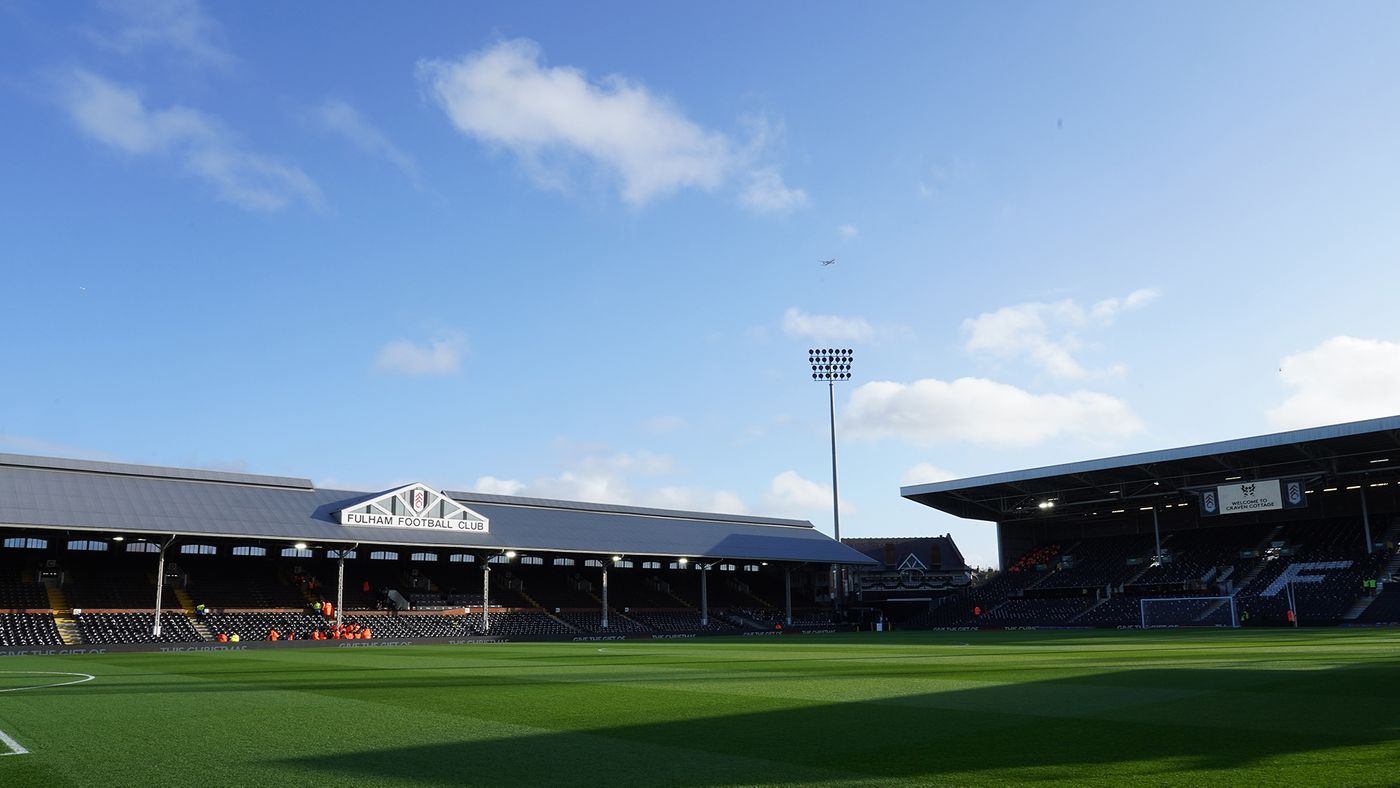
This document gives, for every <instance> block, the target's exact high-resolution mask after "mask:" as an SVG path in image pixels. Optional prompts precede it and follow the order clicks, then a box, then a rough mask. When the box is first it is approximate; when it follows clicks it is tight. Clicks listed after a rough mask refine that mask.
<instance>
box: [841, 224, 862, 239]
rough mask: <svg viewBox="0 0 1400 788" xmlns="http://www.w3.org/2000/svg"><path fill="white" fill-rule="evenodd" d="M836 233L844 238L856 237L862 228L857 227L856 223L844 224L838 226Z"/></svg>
mask: <svg viewBox="0 0 1400 788" xmlns="http://www.w3.org/2000/svg"><path fill="white" fill-rule="evenodd" d="M836 234H837V235H840V236H841V237H842V238H855V237H856V236H857V235H860V228H859V227H856V226H855V225H854V224H843V225H841V226H840V227H837V228H836Z"/></svg>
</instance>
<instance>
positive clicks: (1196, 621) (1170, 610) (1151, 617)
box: [1138, 596, 1240, 629]
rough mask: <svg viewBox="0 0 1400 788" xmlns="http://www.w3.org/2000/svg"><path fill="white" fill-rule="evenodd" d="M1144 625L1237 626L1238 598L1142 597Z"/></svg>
mask: <svg viewBox="0 0 1400 788" xmlns="http://www.w3.org/2000/svg"><path fill="white" fill-rule="evenodd" d="M1138 604H1139V608H1140V612H1141V615H1142V628H1143V629H1151V628H1154V627H1156V628H1160V627H1237V626H1239V625H1240V620H1239V617H1238V616H1237V615H1236V614H1235V598H1234V597H1229V596H1181V597H1166V598H1160V599H1146V598H1144V599H1142V600H1141V601H1140V602H1139V603H1138Z"/></svg>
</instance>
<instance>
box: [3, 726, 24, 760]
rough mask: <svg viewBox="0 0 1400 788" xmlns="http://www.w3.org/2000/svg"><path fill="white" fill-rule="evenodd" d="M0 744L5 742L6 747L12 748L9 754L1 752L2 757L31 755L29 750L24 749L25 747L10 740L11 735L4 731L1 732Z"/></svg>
mask: <svg viewBox="0 0 1400 788" xmlns="http://www.w3.org/2000/svg"><path fill="white" fill-rule="evenodd" d="M0 742H4V743H5V746H6V747H9V748H10V751H9V752H0V757H3V756H6V755H28V754H29V750H26V749H24V745H22V744H20V743H19V742H17V741H15V740H14V739H11V738H10V734H8V733H6V732H4V731H0Z"/></svg>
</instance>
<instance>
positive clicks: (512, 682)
mask: <svg viewBox="0 0 1400 788" xmlns="http://www.w3.org/2000/svg"><path fill="white" fill-rule="evenodd" d="M1397 486H1400V417H1391V418H1383V419H1374V420H1370V421H1363V422H1354V423H1347V424H1338V425H1332V426H1327V427H1320V428H1312V429H1306V430H1298V431H1294V432H1288V433H1279V434H1273V435H1264V436H1258V437H1251V438H1243V439H1238V440H1231V441H1225V442H1220V443H1213V444H1206V445H1199V446H1190V447H1182V448H1175V449H1166V450H1161V451H1154V452H1147V453H1142V454H1136V455H1128V456H1122V457H1113V458H1105V459H1097V460H1089V461H1084V462H1077V463H1071V464H1068V465H1061V466H1053V467H1047V468H1037V469H1030V470H1021V471H1010V472H1006V473H1001V474H995V475H991V476H982V477H976V478H970V479H961V480H955V481H949V482H937V483H931V484H922V485H913V486H908V487H905V488H903V489H902V491H901V492H902V495H903V496H904V497H905V498H907V499H909V500H910V501H911V502H916V503H918V504H922V505H925V506H929V507H933V508H935V509H938V510H941V511H944V512H948V513H951V514H953V515H956V516H958V517H964V518H970V519H976V520H984V521H987V522H988V523H989V525H988V527H995V528H996V532H997V537H998V545H999V550H1000V557H1001V564H1002V566H1003V567H1004V569H1003V570H1002V571H1000V572H996V573H993V574H991V575H990V576H977V577H974V576H973V573H972V571H971V570H970V568H969V567H968V566H967V565H966V564H965V562H964V561H963V558H962V555H961V553H960V552H959V550H958V548H957V546H956V545H955V544H954V543H953V541H952V539H951V538H950V537H948V536H941V537H928V538H914V539H891V540H881V539H870V538H857V539H849V540H846V541H844V542H837V541H835V540H833V539H831V538H828V537H827V536H825V535H824V534H822V533H820V532H819V531H817V530H816V529H815V528H814V527H813V526H812V524H811V523H810V522H806V521H799V520H786V519H775V518H764V517H754V516H747V515H745V516H739V515H727V514H722V513H706V512H688V511H671V510H661V509H647V508H638V507H625V506H609V505H600V504H588V503H577V502H570V501H558V500H541V499H530V498H517V497H510V496H501V495H483V494H477V493H469V492H456V491H445V490H437V489H433V488H432V487H429V486H427V485H424V484H419V483H410V484H401V485H397V486H394V487H392V488H390V489H386V490H380V491H370V492H366V491H351V490H335V489H323V488H319V487H317V486H316V485H314V484H313V483H312V482H310V481H309V480H307V479H301V478H291V477H272V476H256V475H250V474H239V473H228V472H218V471H205V470H196V469H184V468H165V467H152V466H139V465H126V464H118V463H108V462H96V461H88V460H71V459H58V458H47V457H33V456H21V455H0V530H3V542H0V545H2V546H0V594H3V599H4V605H3V607H4V610H5V612H4V613H3V614H0V655H3V656H4V659H3V661H0V694H2V695H3V697H0V750H3V753H2V754H3V756H4V757H0V780H3V782H4V783H5V784H9V785H30V784H32V785H57V784H144V783H149V782H162V783H180V784H247V783H252V782H262V781H275V780H281V781H294V782H296V783H298V784H332V783H334V784H365V785H392V784H443V785H448V784H451V785H461V784H489V785H497V784H520V785H536V784H542V783H548V784H556V783H557V784H579V785H591V784H604V783H605V784H624V785H655V784H668V785H669V784H675V785H709V784H813V783H841V784H865V785H890V784H930V783H933V784H994V783H1004V782H1007V781H1018V782H1019V781H1026V782H1029V781H1036V782H1044V781H1048V782H1069V783H1077V784H1083V783H1100V784H1104V783H1120V782H1141V783H1176V784H1185V783H1191V784H1196V783H1200V782H1202V781H1217V780H1218V781H1225V782H1230V783H1255V784H1257V783H1302V782H1316V783H1324V784H1356V785H1360V784H1394V782H1395V767H1394V761H1395V757H1396V755H1397V752H1400V751H1398V750H1397V746H1400V745H1397V740H1398V739H1400V681H1397V679H1400V629H1396V628H1395V625H1396V624H1400V586H1397V584H1396V583H1394V582H1391V581H1392V578H1394V577H1395V575H1396V572H1397V570H1398V569H1400V565H1398V564H1400V554H1397V551H1396V541H1397V537H1400V506H1397V500H1396V495H1395V490H1396V488H1397Z"/></svg>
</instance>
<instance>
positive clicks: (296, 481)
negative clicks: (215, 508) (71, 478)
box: [0, 454, 312, 490]
mask: <svg viewBox="0 0 1400 788" xmlns="http://www.w3.org/2000/svg"><path fill="white" fill-rule="evenodd" d="M6 465H11V466H16V467H21V468H44V469H48V470H55V471H76V472H85V473H105V474H113V475H121V476H143V477H150V478H153V479H187V480H190V481H203V482H222V483H225V484H256V485H262V486H266V487H295V488H298V489H304V490H309V489H311V487H312V484H311V480H310V479H300V478H296V477H293V476H260V475H257V474H251V473H232V472H229V471H210V470H204V469H202V468H167V467H162V466H158V465H133V464H128V463H119V462H102V461H98V460H70V459H66V458H62V457H31V456H28V455H25V454H0V466H6Z"/></svg>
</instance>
